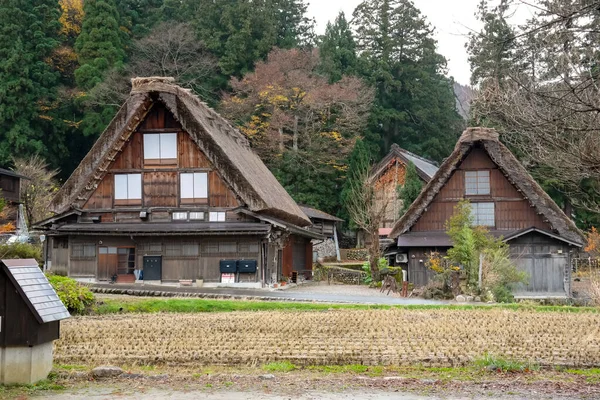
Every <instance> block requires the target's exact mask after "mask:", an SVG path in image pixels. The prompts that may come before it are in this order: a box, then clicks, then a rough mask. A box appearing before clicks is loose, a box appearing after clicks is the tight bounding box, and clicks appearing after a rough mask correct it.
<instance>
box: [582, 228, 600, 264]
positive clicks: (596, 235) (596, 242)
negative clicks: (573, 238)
mask: <svg viewBox="0 0 600 400" xmlns="http://www.w3.org/2000/svg"><path fill="white" fill-rule="evenodd" d="M586 236H587V240H588V241H587V245H586V246H585V248H584V250H585V251H586V252H587V253H589V254H590V255H591V256H592V257H600V232H598V230H597V229H596V227H593V226H592V229H591V230H590V231H589V232H588V233H587V235H586Z"/></svg>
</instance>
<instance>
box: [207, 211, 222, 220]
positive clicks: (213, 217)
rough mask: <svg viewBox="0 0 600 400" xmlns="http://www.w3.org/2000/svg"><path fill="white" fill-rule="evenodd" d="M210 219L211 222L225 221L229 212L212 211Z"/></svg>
mask: <svg viewBox="0 0 600 400" xmlns="http://www.w3.org/2000/svg"><path fill="white" fill-rule="evenodd" d="M208 220H209V221H210V222H225V221H226V220H227V213H226V212H225V211H211V212H209V213H208Z"/></svg>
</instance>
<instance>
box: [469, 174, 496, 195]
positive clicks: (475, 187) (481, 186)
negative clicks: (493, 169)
mask: <svg viewBox="0 0 600 400" xmlns="http://www.w3.org/2000/svg"><path fill="white" fill-rule="evenodd" d="M490 175H491V174H490V171H489V170H487V169H483V170H477V171H465V194H466V195H467V196H481V195H486V194H488V195H489V194H491V184H490Z"/></svg>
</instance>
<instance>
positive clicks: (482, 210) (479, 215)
mask: <svg viewBox="0 0 600 400" xmlns="http://www.w3.org/2000/svg"><path fill="white" fill-rule="evenodd" d="M471 213H472V214H473V224H474V225H481V226H495V225H496V217H495V213H494V203H471Z"/></svg>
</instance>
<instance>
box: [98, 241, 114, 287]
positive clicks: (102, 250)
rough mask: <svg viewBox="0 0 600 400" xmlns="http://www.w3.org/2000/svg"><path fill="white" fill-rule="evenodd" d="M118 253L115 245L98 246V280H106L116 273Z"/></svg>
mask: <svg viewBox="0 0 600 400" xmlns="http://www.w3.org/2000/svg"><path fill="white" fill-rule="evenodd" d="M118 267H119V255H118V254H117V248H116V247H106V246H100V247H98V280H101V281H107V280H109V279H110V278H111V277H112V276H114V275H116V274H117V269H118Z"/></svg>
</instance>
